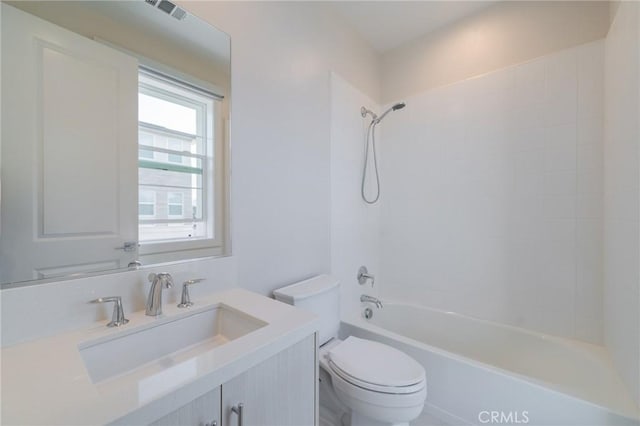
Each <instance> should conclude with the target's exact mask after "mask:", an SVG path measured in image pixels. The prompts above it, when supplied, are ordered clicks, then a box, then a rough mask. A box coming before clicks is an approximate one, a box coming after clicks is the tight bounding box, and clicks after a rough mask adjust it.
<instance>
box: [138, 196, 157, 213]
mask: <svg viewBox="0 0 640 426" xmlns="http://www.w3.org/2000/svg"><path fill="white" fill-rule="evenodd" d="M138 215H139V216H140V217H141V218H152V217H155V215H156V193H155V192H153V191H146V190H142V191H140V193H139V194H138Z"/></svg>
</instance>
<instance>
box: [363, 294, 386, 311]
mask: <svg viewBox="0 0 640 426" xmlns="http://www.w3.org/2000/svg"><path fill="white" fill-rule="evenodd" d="M360 301H361V302H370V303H373V304H374V305H376V308H378V309H381V308H382V302H381V301H380V299H378V298H375V297H373V296H368V295H366V294H363V295H362V296H360Z"/></svg>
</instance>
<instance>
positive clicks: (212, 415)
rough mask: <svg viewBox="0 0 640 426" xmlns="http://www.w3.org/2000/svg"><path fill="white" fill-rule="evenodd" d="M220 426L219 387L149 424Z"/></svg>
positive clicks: (153, 425) (160, 425)
mask: <svg viewBox="0 0 640 426" xmlns="http://www.w3.org/2000/svg"><path fill="white" fill-rule="evenodd" d="M205 425H206V426H220V386H218V387H217V388H215V389H214V390H212V391H210V392H207V393H205V394H204V395H202V396H201V397H200V398H197V399H195V400H193V401H192V402H190V403H189V404H187V405H185V406H183V407H180V408H178V409H177V410H175V411H173V412H172V413H169V414H167V415H166V416H164V417H161V418H160V419H158V420H156V421H155V422H153V423H151V426H205Z"/></svg>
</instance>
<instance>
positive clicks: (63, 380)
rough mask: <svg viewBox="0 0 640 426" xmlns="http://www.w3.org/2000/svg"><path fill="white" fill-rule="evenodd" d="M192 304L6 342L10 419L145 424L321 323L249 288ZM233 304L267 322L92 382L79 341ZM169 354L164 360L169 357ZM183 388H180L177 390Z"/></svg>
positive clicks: (5, 400) (5, 407)
mask: <svg viewBox="0 0 640 426" xmlns="http://www.w3.org/2000/svg"><path fill="white" fill-rule="evenodd" d="M193 301H194V303H195V306H193V307H192V308H189V310H188V311H187V310H185V309H179V308H177V307H176V306H175V305H168V304H164V306H163V311H164V314H163V315H162V316H161V317H159V318H154V317H148V316H146V315H145V314H144V311H141V312H135V313H128V314H127V318H128V319H129V320H130V322H129V324H127V325H125V326H123V327H120V328H107V327H106V326H105V324H106V322H100V323H95V324H93V325H92V326H90V327H86V328H84V329H81V330H76V331H73V332H68V333H64V334H59V335H56V336H52V337H47V338H43V339H39V340H35V341H32V342H28V343H22V344H19V345H15V346H11V347H6V348H3V349H2V351H1V357H2V419H1V420H2V421H1V423H2V424H5V425H10V424H46V425H54V424H64V425H72V424H82V425H89V424H106V423H116V424H144V423H149V422H151V421H153V420H155V419H157V418H159V417H162V416H163V415H165V414H168V413H170V412H171V411H173V410H175V409H177V408H179V407H181V406H183V405H184V404H187V403H188V402H190V401H191V400H193V399H195V398H197V397H198V396H200V395H202V394H204V393H205V392H206V391H208V390H211V389H213V388H214V387H216V386H218V385H220V384H222V383H224V382H226V381H228V380H229V379H231V378H233V377H235V376H236V375H238V374H240V373H242V372H243V371H245V370H247V369H249V368H251V367H253V366H254V365H257V364H258V363H260V362H262V361H264V360H266V359H267V358H269V357H271V356H273V355H275V354H276V353H278V352H280V351H281V350H283V349H285V348H287V347H288V346H290V345H292V344H294V343H296V342H298V341H299V340H301V339H302V338H304V337H306V336H308V335H309V334H311V333H313V332H315V331H316V330H317V318H316V317H315V316H314V315H313V314H310V313H308V312H305V311H302V310H300V309H296V308H294V307H293V306H289V305H286V304H284V303H280V302H277V301H275V300H273V299H269V298H267V297H265V296H261V295H258V294H255V293H252V292H249V291H247V290H243V289H231V290H227V291H222V292H219V293H214V294H212V295H209V296H207V297H203V298H201V299H198V300H193ZM216 304H225V305H227V306H230V307H232V308H235V309H238V310H240V311H242V312H245V313H247V314H248V315H251V316H253V317H255V318H257V319H259V320H262V321H264V322H266V323H267V325H266V326H264V327H261V328H259V329H257V330H255V331H252V332H250V333H249V334H246V335H244V336H242V337H239V338H237V339H235V340H232V341H230V342H228V343H226V344H224V345H222V346H219V347H216V348H213V349H211V350H209V351H205V352H203V353H201V354H198V355H197V356H194V357H192V358H189V359H186V360H183V361H181V362H177V363H176V362H171V363H169V362H167V360H164V359H160V360H157V361H154V362H152V363H149V364H146V365H145V366H144V367H141V368H138V369H136V370H134V371H133V372H130V373H126V374H123V375H120V376H117V377H114V378H111V379H108V380H105V381H102V382H99V383H92V381H91V378H90V377H89V373H88V372H87V370H86V368H85V364H84V361H83V359H82V358H81V355H80V351H79V349H78V346H79V345H80V344H81V343H83V342H86V341H93V340H95V339H100V338H105V337H109V336H111V335H115V334H117V333H122V332H126V331H127V330H130V329H132V328H134V327H140V326H145V325H147V326H148V325H150V324H152V323H153V322H156V321H166V320H168V319H172V318H178V317H180V316H184V315H188V314H190V313H193V312H194V311H197V310H204V309H205V308H206V307H210V306H212V305H216ZM163 360H164V362H163ZM177 390H180V392H176V391H177Z"/></svg>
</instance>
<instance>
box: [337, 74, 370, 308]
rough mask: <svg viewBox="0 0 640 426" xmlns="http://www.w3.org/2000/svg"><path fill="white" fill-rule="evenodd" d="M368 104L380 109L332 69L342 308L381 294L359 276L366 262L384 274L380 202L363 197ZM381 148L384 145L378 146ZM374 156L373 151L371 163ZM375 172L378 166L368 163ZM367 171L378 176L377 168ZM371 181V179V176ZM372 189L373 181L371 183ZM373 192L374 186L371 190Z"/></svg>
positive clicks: (338, 273) (351, 306)
mask: <svg viewBox="0 0 640 426" xmlns="http://www.w3.org/2000/svg"><path fill="white" fill-rule="evenodd" d="M362 106H364V107H366V108H368V109H370V110H372V111H375V112H377V113H379V111H380V106H379V105H377V104H376V103H375V102H374V101H373V100H372V99H371V98H369V97H368V96H366V95H365V94H363V93H362V92H360V91H359V90H357V89H356V88H355V87H353V86H352V85H350V84H349V83H347V82H346V81H345V80H344V79H342V78H341V77H340V76H338V75H337V74H332V75H331V273H332V274H334V275H335V276H336V277H338V278H339V279H340V282H341V290H342V293H341V298H342V306H341V307H342V314H343V316H344V315H350V314H352V313H353V312H354V310H356V309H358V308H359V306H360V301H359V297H360V295H361V294H369V295H371V296H375V295H377V292H378V286H375V285H374V288H371V285H370V283H367V284H366V285H364V286H361V285H359V284H358V281H357V279H356V277H357V272H358V268H360V266H362V265H364V266H366V267H367V268H368V270H369V273H371V274H374V275H377V276H378V277H379V274H380V268H379V258H378V255H379V246H380V243H379V235H380V232H379V229H380V224H379V219H380V204H379V203H378V204H375V205H367V204H365V202H364V201H363V200H362V198H361V197H360V185H361V178H362V166H363V164H364V147H365V145H364V144H365V139H364V137H365V132H366V131H367V126H368V125H369V123H370V122H371V117H370V116H367V118H362V116H361V115H360V108H361V107H362ZM378 149H379V148H378ZM372 161H373V160H372V157H371V156H370V157H369V166H370V167H371V165H372V164H373V163H372ZM369 171H370V172H373V169H372V168H370V169H369ZM368 177H370V178H372V179H373V173H369V174H368ZM367 183H369V184H370V183H371V180H370V179H367ZM366 189H367V190H370V189H371V188H370V186H367V187H366ZM367 194H371V192H367Z"/></svg>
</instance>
